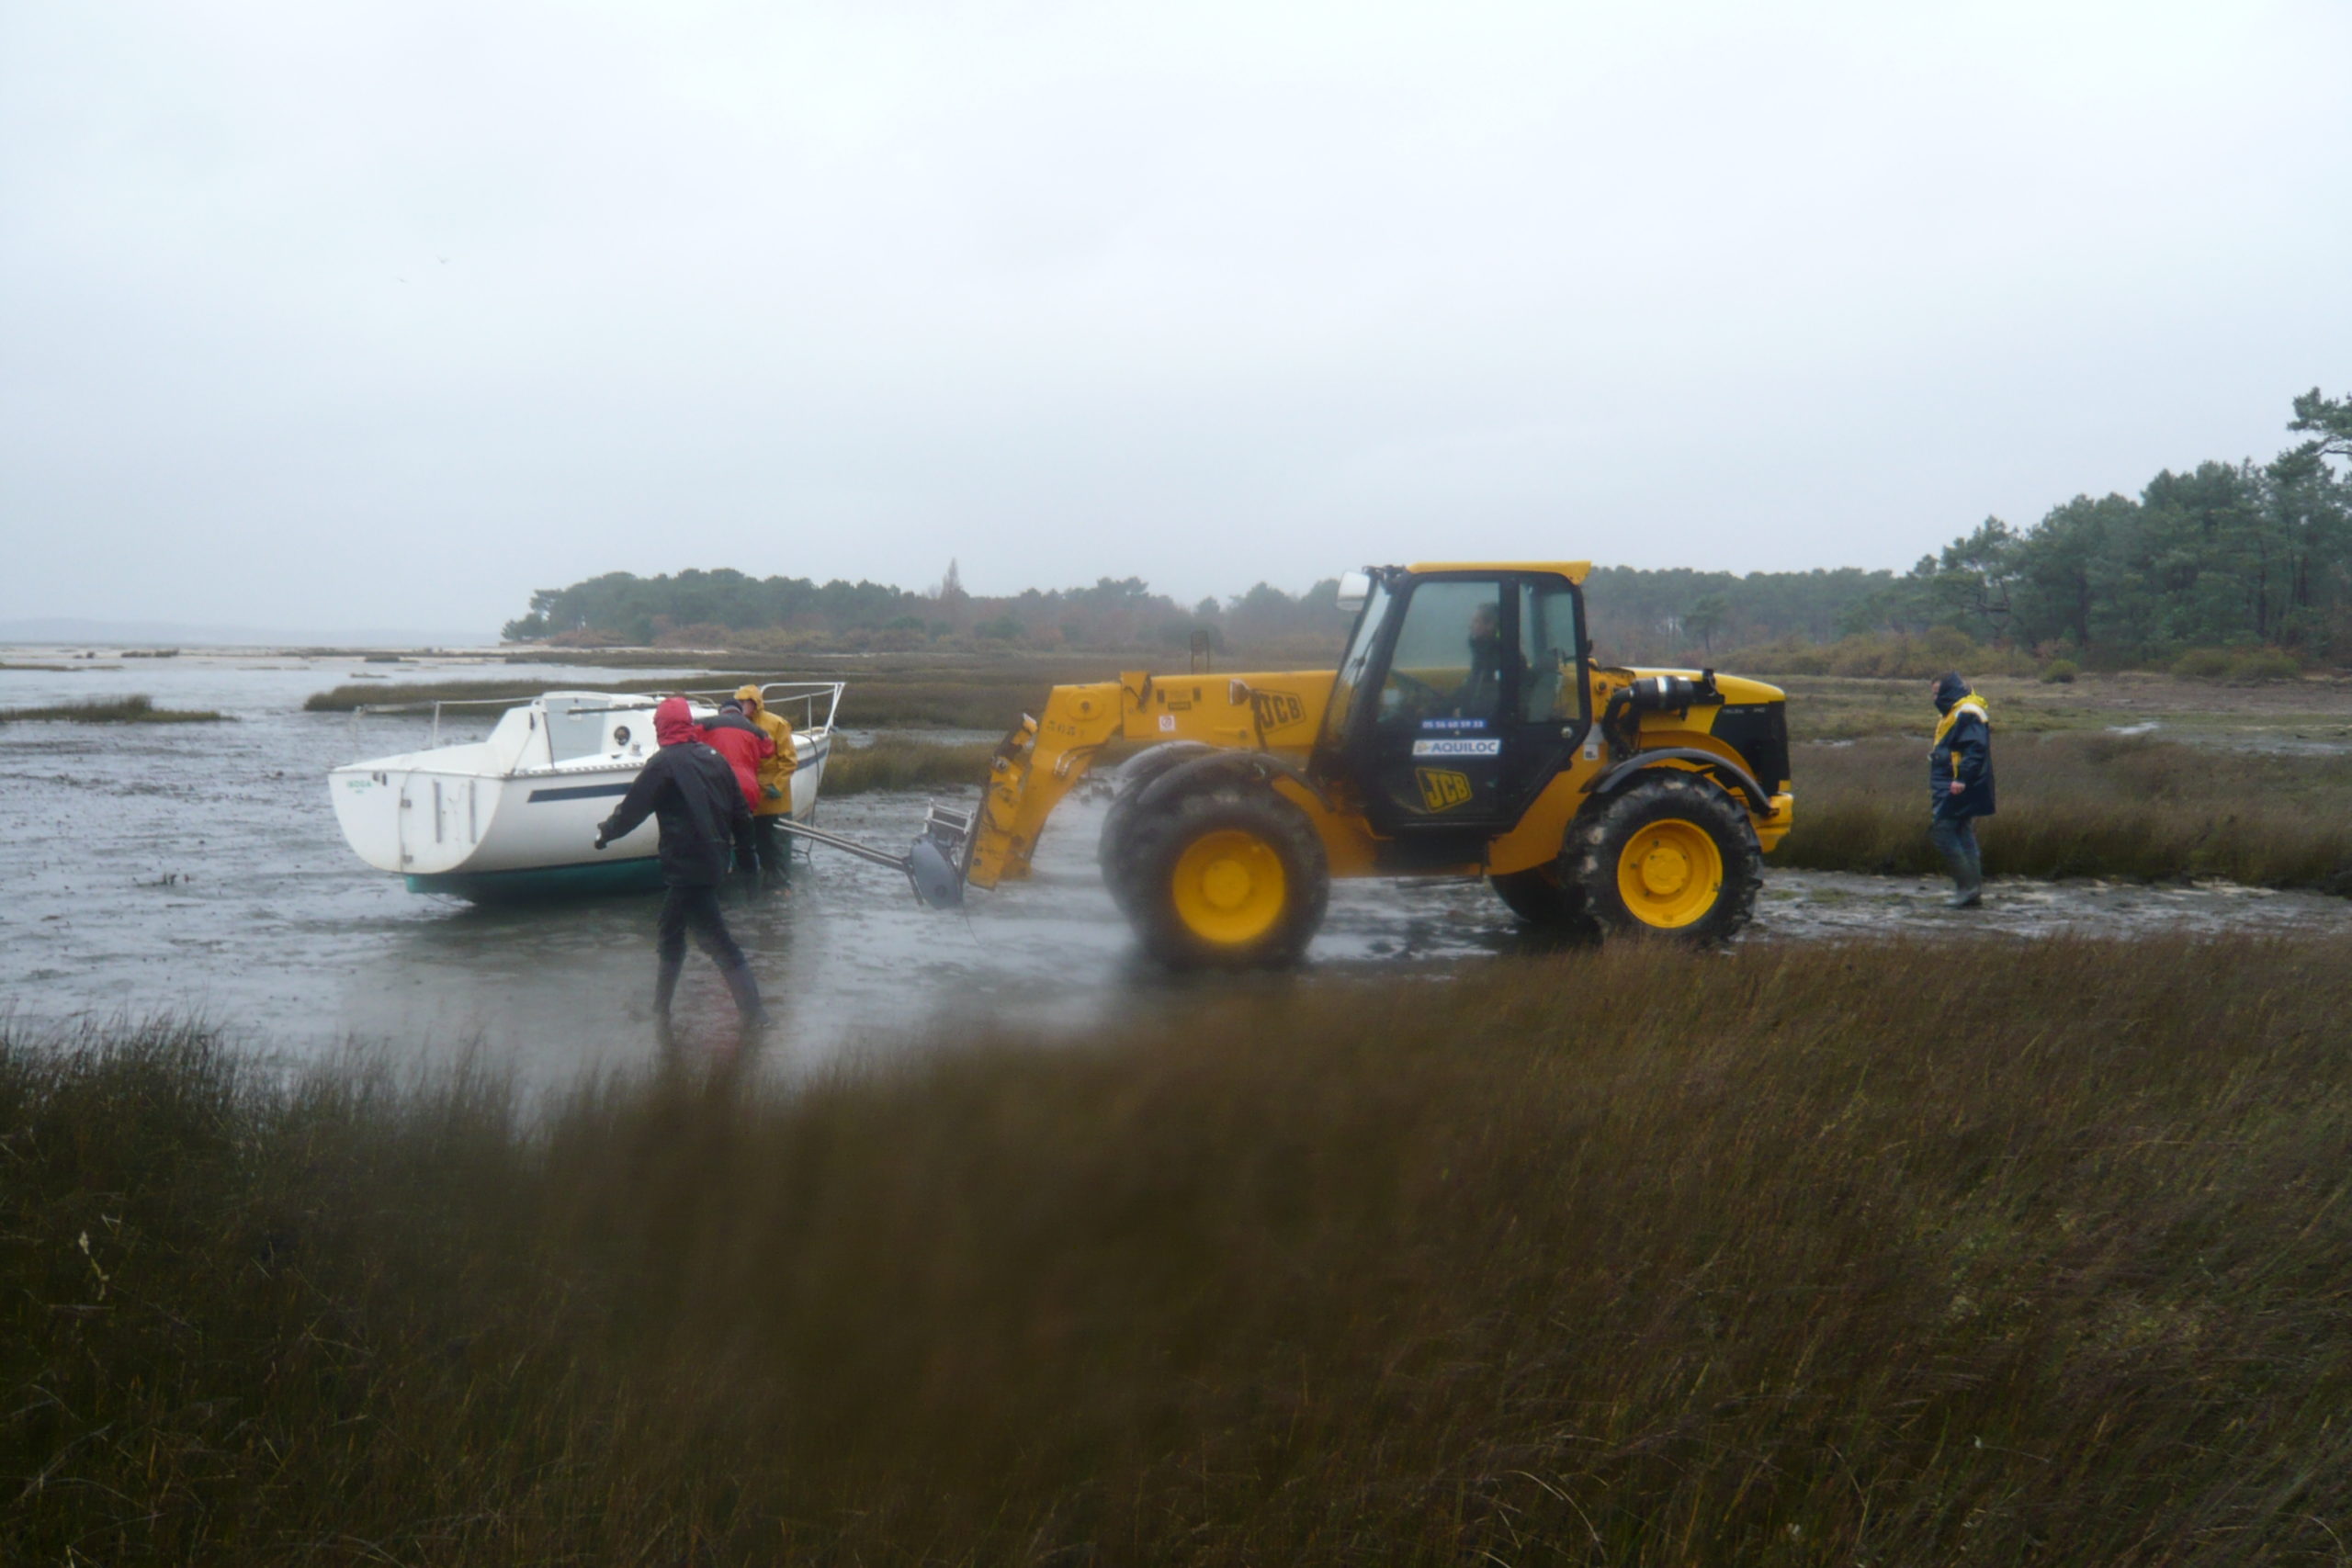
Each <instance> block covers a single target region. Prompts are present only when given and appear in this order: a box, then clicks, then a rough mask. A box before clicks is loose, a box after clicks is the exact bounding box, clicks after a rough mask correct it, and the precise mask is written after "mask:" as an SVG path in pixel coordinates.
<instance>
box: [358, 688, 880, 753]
mask: <svg viewBox="0 0 2352 1568" xmlns="http://www.w3.org/2000/svg"><path fill="white" fill-rule="evenodd" d="M740 689H741V688H739V687H735V686H727V687H716V686H713V687H705V688H703V689H701V690H696V689H695V688H694V687H691V686H682V687H678V688H676V689H675V690H673V691H661V692H629V693H621V692H598V693H594V694H593V695H596V696H603V697H608V698H610V699H611V700H610V701H609V702H607V703H606V704H605V705H604V706H603V707H575V708H573V709H572V710H571V711H572V712H573V713H635V712H637V711H639V710H640V709H642V708H644V707H645V706H647V705H649V704H650V703H658V702H660V701H661V700H662V698H663V697H666V696H680V697H684V698H685V699H686V700H687V701H689V702H693V701H696V700H700V701H704V702H707V703H709V704H710V705H712V706H714V707H716V706H717V705H718V704H720V703H722V702H725V701H727V700H728V699H729V698H730V697H732V696H734V694H736V692H737V691H738V690H740ZM848 689H849V682H846V681H769V682H764V683H763V684H762V685H761V687H760V702H761V704H762V705H763V706H765V707H767V708H770V709H772V710H776V711H779V712H781V713H782V715H783V716H784V717H785V718H786V719H787V720H791V721H792V727H793V728H795V729H797V730H810V729H831V728H832V724H833V715H834V713H835V712H836V711H838V710H839V708H840V707H841V705H842V693H843V692H845V691H847V690H848ZM547 695H548V694H547V693H545V692H535V693H533V694H530V695H529V696H523V697H435V698H434V699H433V700H432V701H430V702H418V703H368V704H364V705H359V706H356V707H354V708H353V709H352V710H351V716H350V720H349V727H350V729H351V732H352V739H353V740H354V742H355V743H356V741H357V739H358V734H359V720H360V718H361V717H362V716H365V715H368V714H400V713H430V714H432V716H433V738H432V739H431V740H429V741H428V742H426V745H427V749H428V750H429V749H432V748H435V747H438V746H439V745H440V744H441V710H442V709H444V708H497V709H500V710H501V711H502V712H503V711H505V710H507V709H511V708H520V707H528V706H530V705H532V704H533V703H535V702H537V701H539V700H540V699H542V698H543V697H545V696H547ZM796 709H797V717H796V716H795V712H794V710H796ZM820 713H821V715H822V716H821V717H820Z"/></svg>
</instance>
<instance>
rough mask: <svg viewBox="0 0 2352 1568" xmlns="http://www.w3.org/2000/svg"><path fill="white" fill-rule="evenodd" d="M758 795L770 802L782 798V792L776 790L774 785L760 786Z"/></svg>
mask: <svg viewBox="0 0 2352 1568" xmlns="http://www.w3.org/2000/svg"><path fill="white" fill-rule="evenodd" d="M760 793H761V794H762V795H766V796H767V797H768V798H769V799H770V800H782V799H783V798H784V791H782V790H780V789H778V788H776V787H775V785H774V784H762V785H761V786H760Z"/></svg>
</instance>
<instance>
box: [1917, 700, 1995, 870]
mask: <svg viewBox="0 0 2352 1568" xmlns="http://www.w3.org/2000/svg"><path fill="white" fill-rule="evenodd" d="M1935 695H1936V713H1937V715H1938V719H1937V723H1936V739H1935V744H1934V745H1932V746H1930V747H1929V748H1928V803H1929V809H1930V811H1931V813H1932V815H1931V818H1930V821H1929V825H1928V838H1929V839H1930V840H1932V841H1933V842H1934V844H1935V846H1936V850H1937V852H1939V854H1941V855H1942V856H1943V857H1944V864H1945V865H1946V866H1948V867H1950V868H1951V880H1952V894H1951V898H1950V899H1948V900H1947V902H1948V903H1949V904H1950V905H1951V908H1955V909H1973V908H1976V906H1977V905H1978V904H1980V903H1982V902H1983V901H1984V897H1985V860H1984V856H1983V854H1982V853H1981V852H1979V850H1978V849H1977V845H1976V818H1979V817H1990V816H1992V815H1993V715H1992V710H1991V709H1989V708H1988V707H1986V705H1985V699H1984V698H1982V697H1980V696H1978V695H1977V694H1975V693H1974V692H1972V691H1970V690H1969V689H1968V682H1965V681H1963V680H1962V679H1961V678H1960V676H1959V675H1958V674H1956V673H1951V672H1947V673H1945V674H1942V675H1939V676H1937V677H1936V686H1935Z"/></svg>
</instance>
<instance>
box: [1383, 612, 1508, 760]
mask: <svg viewBox="0 0 2352 1568" xmlns="http://www.w3.org/2000/svg"><path fill="white" fill-rule="evenodd" d="M1502 593H1503V590H1502V586H1501V585H1500V584H1499V583H1496V582H1423V583H1419V584H1418V585H1417V586H1416V587H1415V588H1414V590H1413V596H1412V598H1411V600H1410V601H1409V602H1408V604H1407V605H1406V607H1405V624H1404V625H1403V626H1400V627H1399V628H1398V629H1397V651H1396V654H1395V655H1394V657H1392V658H1391V659H1390V660H1389V662H1388V679H1387V681H1386V682H1385V683H1384V684H1383V685H1382V687H1381V690H1380V723H1381V724H1382V726H1383V727H1384V728H1385V727H1387V726H1390V725H1401V724H1417V723H1419V721H1421V720H1424V719H1431V718H1486V719H1498V718H1500V717H1501V716H1502V704H1503V686H1504V682H1503V672H1504V649H1503V640H1502Z"/></svg>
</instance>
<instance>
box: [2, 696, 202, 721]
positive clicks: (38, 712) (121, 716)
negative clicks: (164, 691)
mask: <svg viewBox="0 0 2352 1568" xmlns="http://www.w3.org/2000/svg"><path fill="white" fill-rule="evenodd" d="M224 717H225V715H222V714H218V713H215V712H213V711H212V710H211V709H210V708H159V707H157V706H156V705H154V703H153V700H152V699H150V698H148V697H144V696H129V697H93V698H90V699H88V700H86V701H83V702H76V703H56V704H53V705H50V706H48V707H35V708H0V724H20V723H32V722H36V721H42V720H46V721H50V722H54V723H60V724H219V723H220V722H222V720H223V719H224Z"/></svg>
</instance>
